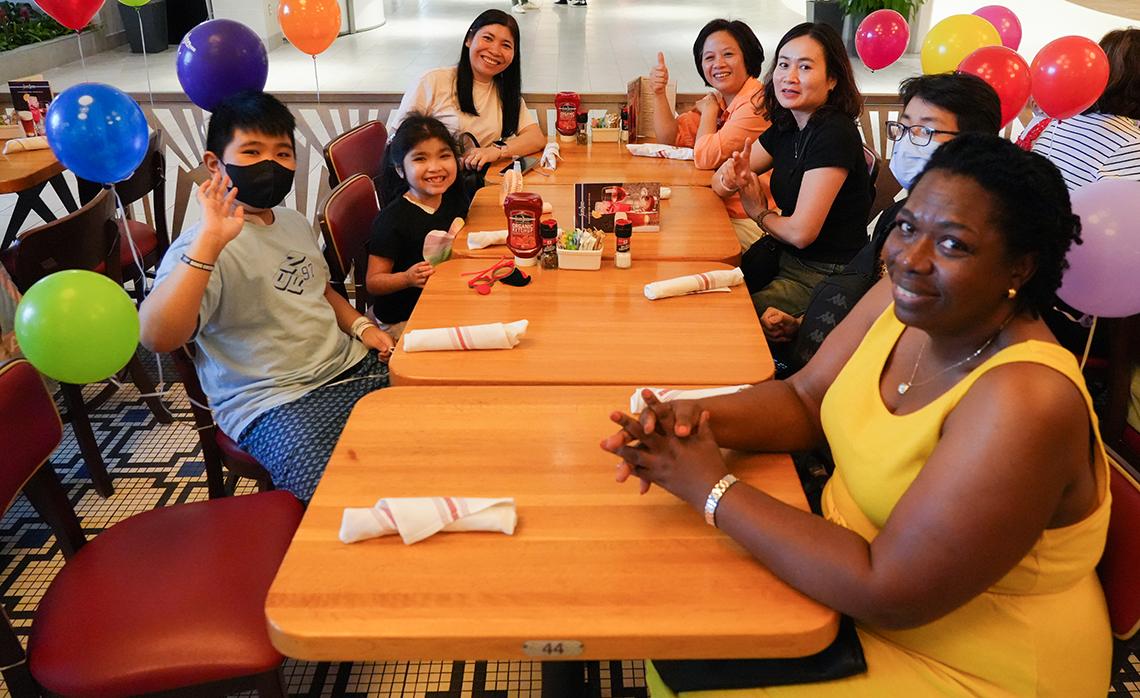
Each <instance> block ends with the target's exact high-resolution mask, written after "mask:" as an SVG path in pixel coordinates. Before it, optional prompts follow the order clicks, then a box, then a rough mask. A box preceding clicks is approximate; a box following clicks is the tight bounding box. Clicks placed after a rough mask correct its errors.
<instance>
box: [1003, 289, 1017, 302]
mask: <svg viewBox="0 0 1140 698" xmlns="http://www.w3.org/2000/svg"><path fill="white" fill-rule="evenodd" d="M1005 295H1006V297H1008V298H1009V299H1010V300H1013V299H1014V298H1017V289H1016V288H1012V287H1011V288H1010V289H1009V290H1008V291H1006V292H1005Z"/></svg>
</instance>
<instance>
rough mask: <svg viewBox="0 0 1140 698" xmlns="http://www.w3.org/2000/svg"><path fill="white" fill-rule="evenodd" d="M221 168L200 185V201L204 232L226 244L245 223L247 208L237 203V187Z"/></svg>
mask: <svg viewBox="0 0 1140 698" xmlns="http://www.w3.org/2000/svg"><path fill="white" fill-rule="evenodd" d="M231 184H232V183H231V182H230V178H229V177H227V176H225V175H224V174H222V172H221V170H219V171H218V172H216V173H214V176H213V177H211V178H210V179H208V180H207V181H205V182H202V185H201V186H199V187H198V203H199V205H201V206H202V234H203V235H210V236H212V237H213V238H214V239H215V240H217V241H218V242H219V243H220V244H222V245H226V244H227V243H229V241H230V240H233V239H234V238H236V237H237V236H238V233H240V232H241V229H242V226H243V225H245V209H244V208H243V207H242V205H241V204H239V203H237V193H238V190H237V187H233V188H230V189H229V191H228V192H227V191H226V189H227V188H228V187H230V185H231Z"/></svg>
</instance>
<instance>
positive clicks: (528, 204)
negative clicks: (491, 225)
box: [503, 191, 542, 267]
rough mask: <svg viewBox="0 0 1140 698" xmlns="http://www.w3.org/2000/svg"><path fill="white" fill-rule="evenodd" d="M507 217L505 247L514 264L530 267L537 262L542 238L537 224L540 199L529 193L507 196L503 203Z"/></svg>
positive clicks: (540, 209) (539, 212) (539, 216)
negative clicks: (509, 251)
mask: <svg viewBox="0 0 1140 698" xmlns="http://www.w3.org/2000/svg"><path fill="white" fill-rule="evenodd" d="M503 212H504V213H506V215H507V247H509V248H510V249H511V252H513V253H514V255H515V264H516V265H517V266H520V267H531V266H534V265H535V264H536V263H537V262H538V253H539V251H540V250H541V249H542V237H541V236H540V235H539V230H538V223H539V219H540V218H541V217H542V197H541V196H539V195H538V194H535V193H534V192H530V191H518V192H514V193H513V194H507V198H506V199H505V200H504V201H503Z"/></svg>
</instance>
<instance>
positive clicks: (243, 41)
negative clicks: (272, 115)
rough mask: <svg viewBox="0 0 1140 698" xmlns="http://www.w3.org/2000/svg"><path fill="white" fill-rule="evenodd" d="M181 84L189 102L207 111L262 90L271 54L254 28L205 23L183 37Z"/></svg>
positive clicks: (229, 21) (230, 22)
mask: <svg viewBox="0 0 1140 698" xmlns="http://www.w3.org/2000/svg"><path fill="white" fill-rule="evenodd" d="M176 68H177V71H178V82H179V83H181V85H182V89H183V90H184V91H185V92H186V96H187V97H189V98H190V101H192V102H194V104H197V105H198V106H199V107H202V108H203V109H205V110H206V111H214V109H215V108H217V106H218V105H219V104H221V103H222V102H223V101H225V100H226V99H228V98H230V97H232V96H233V95H235V94H237V93H238V92H242V91H243V90H263V89H265V80H266V79H267V78H268V77H269V54H268V53H267V52H266V51H265V44H263V43H261V38H260V37H258V36H257V34H255V33H254V32H253V30H252V29H250V28H249V27H247V26H245V25H244V24H242V23H241V22H235V21H233V20H232V19H211V20H208V21H205V22H202V23H201V24H199V25H198V26H196V27H194V28H193V29H191V30H190V31H188V32H186V36H184V37H182V43H181V44H179V45H178V59H177V62H176Z"/></svg>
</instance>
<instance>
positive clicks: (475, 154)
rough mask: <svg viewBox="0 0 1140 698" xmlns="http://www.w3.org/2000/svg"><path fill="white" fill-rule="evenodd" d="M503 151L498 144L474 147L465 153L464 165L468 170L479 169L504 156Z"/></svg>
mask: <svg viewBox="0 0 1140 698" xmlns="http://www.w3.org/2000/svg"><path fill="white" fill-rule="evenodd" d="M502 153H503V151H502V150H501V149H500V148H499V147H498V146H497V145H489V146H486V147H484V148H473V149H472V150H468V151H467V152H466V153H464V154H463V167H464V168H466V169H468V170H478V169H481V168H482V167H483V165H486V164H489V163H492V162H495V161H496V160H498V159H499V158H500V157H501V156H502Z"/></svg>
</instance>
